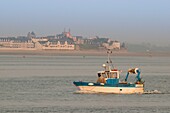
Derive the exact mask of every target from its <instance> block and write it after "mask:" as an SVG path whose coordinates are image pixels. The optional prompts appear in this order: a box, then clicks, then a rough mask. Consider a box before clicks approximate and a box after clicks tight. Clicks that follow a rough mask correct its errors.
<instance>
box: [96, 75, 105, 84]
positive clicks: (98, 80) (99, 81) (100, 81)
mask: <svg viewBox="0 0 170 113" xmlns="http://www.w3.org/2000/svg"><path fill="white" fill-rule="evenodd" d="M97 83H106V80H105V78H104V77H103V76H102V75H101V73H98V79H97Z"/></svg>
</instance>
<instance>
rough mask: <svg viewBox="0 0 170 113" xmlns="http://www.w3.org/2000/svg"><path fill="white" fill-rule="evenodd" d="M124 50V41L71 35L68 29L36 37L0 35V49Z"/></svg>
mask: <svg viewBox="0 0 170 113" xmlns="http://www.w3.org/2000/svg"><path fill="white" fill-rule="evenodd" d="M1 49H3V50H6V49H7V50H70V51H73V50H105V49H112V50H116V51H119V50H126V46H125V43H121V42H119V41H118V40H112V39H111V38H101V37H99V36H95V37H89V38H84V37H83V36H72V34H71V32H70V29H69V30H68V31H65V30H64V31H63V32H62V33H61V34H56V35H54V36H53V35H52V36H43V37H38V36H36V34H35V33H34V32H28V34H27V36H17V37H0V50H1Z"/></svg>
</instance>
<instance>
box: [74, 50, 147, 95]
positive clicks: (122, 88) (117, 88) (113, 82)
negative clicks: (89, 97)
mask: <svg viewBox="0 0 170 113" xmlns="http://www.w3.org/2000/svg"><path fill="white" fill-rule="evenodd" d="M111 53H112V51H111V50H108V51H107V54H108V60H107V62H106V64H103V68H104V69H103V70H102V71H98V72H97V75H98V79H97V81H96V82H84V81H74V82H73V84H74V85H75V86H76V87H77V88H78V90H79V91H81V92H92V93H113V94H135V93H137V94H142V93H144V81H143V80H142V79H141V76H140V74H141V71H140V69H139V68H133V69H129V70H128V72H127V75H126V78H125V79H124V80H123V81H120V78H119V77H120V73H121V71H120V70H118V69H115V68H114V66H113V64H112V61H111V59H110V54H111ZM129 74H136V80H135V81H134V83H130V82H128V77H129Z"/></svg>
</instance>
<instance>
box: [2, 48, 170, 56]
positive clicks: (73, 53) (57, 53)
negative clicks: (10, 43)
mask: <svg viewBox="0 0 170 113" xmlns="http://www.w3.org/2000/svg"><path fill="white" fill-rule="evenodd" d="M106 54H107V52H106V51H103V50H101V51H100V50H99V51H97V50H81V51H76V50H74V51H66V50H64V51H61V50H0V55H43V56H106ZM111 56H139V57H140V56H145V57H155V56H158V57H170V53H167V52H153V53H152V54H149V53H147V52H128V51H113V52H112V54H111Z"/></svg>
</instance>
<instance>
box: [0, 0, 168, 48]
mask: <svg viewBox="0 0 170 113" xmlns="http://www.w3.org/2000/svg"><path fill="white" fill-rule="evenodd" d="M64 28H66V29H69V28H70V29H71V33H72V34H73V35H82V36H86V37H89V36H91V37H93V36H101V37H108V38H112V39H115V40H120V41H124V42H128V43H142V42H150V43H152V44H157V45H170V0H0V36H1V37H2V36H18V35H27V33H28V32H29V31H34V32H35V33H36V34H37V35H38V36H47V35H54V34H58V33H61V32H62V31H63V30H64ZM159 43H160V44H159Z"/></svg>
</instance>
